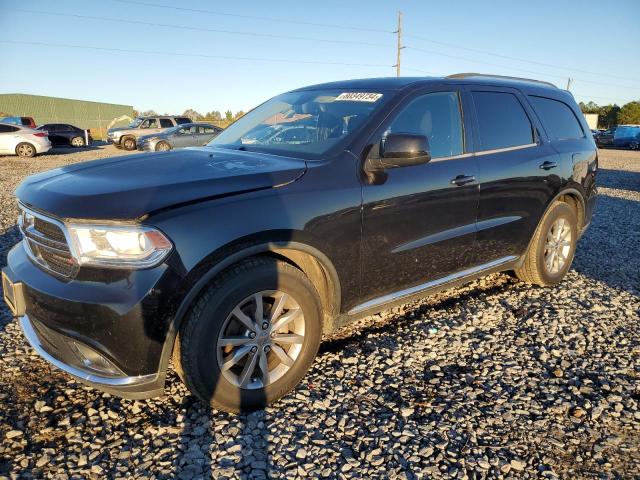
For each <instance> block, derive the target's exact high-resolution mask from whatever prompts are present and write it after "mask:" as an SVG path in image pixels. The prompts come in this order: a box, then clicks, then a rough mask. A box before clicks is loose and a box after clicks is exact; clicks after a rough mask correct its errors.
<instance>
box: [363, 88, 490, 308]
mask: <svg viewBox="0 0 640 480" xmlns="http://www.w3.org/2000/svg"><path fill="white" fill-rule="evenodd" d="M468 102H469V100H468V98H466V94H465V93H463V92H460V91H458V90H457V89H455V88H454V89H451V88H448V89H446V90H438V91H434V90H430V91H426V92H419V93H416V94H414V95H412V96H410V97H409V98H407V99H405V100H404V101H403V102H401V103H400V105H399V106H398V107H397V108H396V109H395V112H394V113H393V114H392V115H391V116H390V120H388V121H387V122H385V123H386V124H384V125H382V126H381V128H380V129H379V130H378V132H377V133H376V134H375V135H374V138H373V139H372V142H371V143H372V144H373V147H372V150H371V153H369V155H374V156H375V155H377V154H378V152H379V145H380V143H381V142H384V138H385V137H386V135H388V134H389V133H410V134H417V135H425V136H426V137H427V139H428V140H429V145H430V151H431V156H432V160H431V161H430V162H429V163H426V164H423V165H416V166H408V167H400V168H391V169H387V170H386V171H385V172H382V173H381V174H380V175H379V176H378V178H375V179H373V180H372V181H370V182H368V183H365V185H364V187H363V218H362V222H363V224H362V228H363V248H362V252H363V257H362V259H363V264H362V294H363V299H364V300H367V301H373V302H375V301H376V300H375V299H376V298H378V299H379V297H384V296H386V295H394V294H396V293H398V292H401V291H402V290H406V289H411V288H412V287H417V286H420V285H421V284H424V283H426V282H429V281H432V280H438V279H441V278H443V277H446V276H447V275H450V274H453V273H455V272H460V271H462V270H465V269H467V268H469V267H470V266H471V263H472V261H473V257H474V255H473V245H474V241H475V221H476V212H477V207H478V185H477V183H476V181H475V177H476V176H477V170H476V161H475V158H474V157H473V155H472V154H471V153H469V152H470V151H471V145H470V142H471V135H470V130H471V128H470V123H469V122H470V121H469V120H463V119H464V118H465V116H464V115H463V114H462V112H463V107H466V105H467V103H468ZM465 122H466V123H469V124H468V125H467V124H465Z"/></svg>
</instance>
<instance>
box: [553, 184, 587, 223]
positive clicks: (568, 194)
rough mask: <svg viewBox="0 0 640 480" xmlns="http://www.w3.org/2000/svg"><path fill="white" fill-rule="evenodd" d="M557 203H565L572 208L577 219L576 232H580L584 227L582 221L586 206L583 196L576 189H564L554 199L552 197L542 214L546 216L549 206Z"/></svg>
mask: <svg viewBox="0 0 640 480" xmlns="http://www.w3.org/2000/svg"><path fill="white" fill-rule="evenodd" d="M557 201H561V202H565V203H567V204H568V205H569V206H570V207H571V208H573V210H574V211H575V212H576V217H577V218H578V230H579V231H581V230H582V229H583V227H584V220H585V216H586V204H585V200H584V196H583V194H582V193H581V192H580V191H579V190H578V189H576V188H572V187H568V188H564V189H562V190H561V191H560V192H558V194H556V196H555V197H553V199H552V200H551V201H550V202H549V205H547V208H546V209H545V212H544V213H545V214H546V213H547V211H548V210H549V209H550V208H551V206H552V205H553V204H554V203H555V202H557ZM543 217H544V215H543Z"/></svg>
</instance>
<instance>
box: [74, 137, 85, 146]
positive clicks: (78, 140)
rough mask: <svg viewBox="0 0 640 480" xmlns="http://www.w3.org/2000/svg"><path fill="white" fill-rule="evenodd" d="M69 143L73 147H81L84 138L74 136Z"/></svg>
mask: <svg viewBox="0 0 640 480" xmlns="http://www.w3.org/2000/svg"><path fill="white" fill-rule="evenodd" d="M71 145H72V146H74V147H82V146H84V140H82V138H80V137H74V138H73V139H72V140H71Z"/></svg>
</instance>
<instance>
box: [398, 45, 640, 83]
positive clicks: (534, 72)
mask: <svg viewBox="0 0 640 480" xmlns="http://www.w3.org/2000/svg"><path fill="white" fill-rule="evenodd" d="M406 48H407V49H410V50H414V51H417V52H422V53H429V54H431V55H440V56H443V57H449V58H455V59H458V60H464V61H467V62H474V63H481V64H484V65H489V66H492V67H499V68H506V69H510V70H517V71H519V72H526V73H532V74H534V75H542V76H547V77H554V78H561V79H562V80H564V79H566V78H567V77H566V76H565V75H555V74H552V73H542V72H537V71H534V70H527V69H524V68H519V67H513V66H511V65H502V64H499V63H492V62H485V61H484V60H477V59H475V58H467V57H461V56H459V55H451V54H448V53H442V52H437V51H435V50H426V49H424V48H417V47H406ZM572 79H573V80H574V81H575V80H578V81H580V82H584V83H592V84H594V85H603V86H606V87H616V88H628V89H631V90H638V87H630V86H627V85H615V84H611V83H604V82H597V81H595V80H585V79H583V78H573V77H572Z"/></svg>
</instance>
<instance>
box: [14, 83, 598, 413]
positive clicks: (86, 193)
mask: <svg viewBox="0 0 640 480" xmlns="http://www.w3.org/2000/svg"><path fill="white" fill-rule="evenodd" d="M274 127H276V129H277V130H286V129H291V128H294V127H295V128H296V129H298V131H296V134H295V135H293V136H290V138H291V140H287V138H288V137H287V136H283V135H280V136H274V135H270V134H268V132H270V131H271V130H273V129H274ZM274 138H279V140H274ZM596 169H597V150H596V147H595V145H594V142H593V138H592V136H591V133H590V132H589V128H588V126H587V125H586V123H585V121H584V119H583V116H582V115H581V114H580V110H579V109H578V107H577V105H576V103H575V101H574V99H573V98H572V96H571V94H569V93H568V92H566V91H563V90H559V89H557V88H555V87H554V86H553V85H550V84H545V83H543V82H536V81H533V80H523V79H510V78H500V77H487V76H481V75H477V74H460V75H454V76H451V77H447V78H427V79H425V78H392V79H371V80H352V81H344V82H336V83H328V84H323V85H316V86H312V87H307V88H301V89H299V90H294V91H291V92H289V93H285V94H283V95H280V96H277V97H275V98H274V99H272V100H269V101H267V102H266V103H264V104H262V105H261V106H259V107H257V108H256V109H255V110H253V111H251V112H250V113H248V114H247V115H245V116H244V117H242V118H241V119H239V120H238V121H237V122H235V123H234V124H232V125H231V126H230V127H228V128H227V129H226V130H224V131H223V132H221V133H220V134H219V135H218V136H217V137H216V138H215V139H214V140H212V141H211V142H210V143H209V144H208V146H206V147H199V148H193V149H189V150H186V151H185V150H181V151H174V152H167V153H148V154H140V155H137V156H133V157H131V156H129V157H126V158H110V159H104V160H98V161H93V162H88V163H84V164H75V165H69V166H65V167H64V168H60V169H56V170H52V171H49V172H46V173H41V174H39V175H34V176H32V177H29V178H28V179H26V180H25V181H24V182H23V183H22V184H21V185H20V186H19V187H18V189H17V192H16V193H17V197H18V201H19V204H20V209H21V214H20V218H19V227H20V229H21V231H22V233H23V236H24V239H23V241H22V242H21V243H20V244H19V245H16V246H15V247H14V248H13V249H12V250H11V252H10V253H9V256H8V266H7V267H6V268H5V269H4V271H3V273H4V278H3V281H4V296H5V298H6V301H7V303H8V304H9V306H10V308H11V309H12V311H13V314H14V315H15V316H16V317H19V319H20V323H21V326H22V329H23V331H24V334H25V336H26V337H27V340H28V341H29V343H30V344H31V345H32V346H33V347H34V348H35V349H36V350H37V351H38V352H39V354H40V355H42V356H43V357H44V358H45V359H47V360H48V361H49V362H51V363H52V364H54V365H55V366H57V367H58V368H60V369H62V370H64V371H66V372H68V373H70V374H72V375H74V376H75V377H77V378H78V379H80V380H82V381H84V382H87V383H89V384H90V385H94V386H96V387H97V388H99V389H101V390H105V391H108V392H112V393H115V394H116V395H121V396H124V397H130V398H144V397H149V396H154V395H160V394H162V392H163V387H164V383H165V374H166V371H167V368H168V365H169V361H170V359H171V358H173V362H174V365H175V369H176V370H177V372H178V373H179V375H180V377H181V378H182V379H183V381H184V382H185V383H186V384H187V386H188V387H189V389H190V390H191V391H192V392H193V393H194V394H195V395H197V396H198V397H199V398H201V399H202V400H203V401H205V402H207V403H209V404H211V405H212V406H213V407H215V408H219V409H223V410H227V411H234V412H235V411H240V410H250V409H253V408H258V407H261V406H263V405H265V404H267V403H269V402H272V401H274V400H276V399H278V398H280V397H282V396H283V395H285V394H286V393H287V392H288V391H290V390H291V389H292V388H293V387H294V386H295V385H296V384H297V383H298V382H299V381H300V379H301V378H302V377H303V376H304V374H305V372H306V371H307V369H308V368H309V366H310V365H311V363H312V362H313V359H314V356H315V355H316V352H317V350H318V346H319V344H320V340H321V337H322V335H323V333H327V332H331V331H332V330H334V329H336V328H337V327H340V326H341V325H344V324H345V323H347V322H349V321H351V320H353V319H355V318H358V317H363V316H366V315H370V314H372V313H374V312H377V311H380V310H382V309H386V308H389V307H390V306H393V305H394V304H399V303H403V302H407V301H409V300H411V299H414V298H417V297H420V296H424V295H426V294H429V293H432V292H435V291H437V290H441V289H444V288H448V287H451V286H453V285H458V284H461V283H463V282H468V281H470V280H472V279H474V278H477V277H479V276H482V275H486V274H488V273H491V272H498V271H513V272H515V274H516V275H517V276H518V277H519V278H520V279H522V280H523V281H525V282H529V283H532V284H537V285H553V284H556V283H558V282H560V281H561V280H562V278H563V277H564V276H565V274H566V272H567V270H568V269H569V266H570V265H571V262H572V259H573V255H574V251H575V248H576V243H577V241H578V239H579V237H580V235H581V234H582V233H583V232H584V230H585V229H586V227H587V226H588V224H589V221H590V219H591V214H592V211H593V207H594V204H595V198H596V188H595V177H596ZM329 374H330V373H329Z"/></svg>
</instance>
